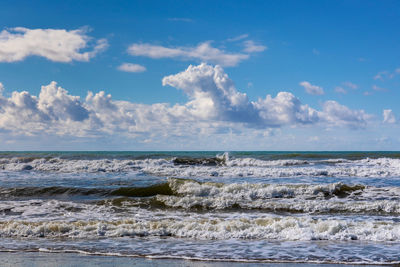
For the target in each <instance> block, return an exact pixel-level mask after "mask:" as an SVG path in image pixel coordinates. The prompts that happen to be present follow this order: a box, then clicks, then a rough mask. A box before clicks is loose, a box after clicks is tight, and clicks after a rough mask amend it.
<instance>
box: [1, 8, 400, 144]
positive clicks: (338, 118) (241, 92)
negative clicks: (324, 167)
mask: <svg viewBox="0 0 400 267" xmlns="http://www.w3.org/2000/svg"><path fill="white" fill-rule="evenodd" d="M399 14H400V2H399V1H390V0H386V1H361V0H360V1H353V0H346V1H323V0H320V1H311V0H310V1H256V0H254V1H190V0H185V1H183V0H182V1H68V0H66V1H40V0H39V1H15V0H14V1H8V0H3V1H1V2H0V18H1V19H0V150H218V151H220V150H224V151H229V150H400V134H399V133H400V131H399V130H400V127H399V126H400V104H399V100H400V34H399V33H400V15H399Z"/></svg>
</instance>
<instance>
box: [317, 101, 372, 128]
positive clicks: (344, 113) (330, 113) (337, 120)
mask: <svg viewBox="0 0 400 267" xmlns="http://www.w3.org/2000/svg"><path fill="white" fill-rule="evenodd" d="M320 118H321V119H322V120H323V121H325V122H328V123H329V124H330V125H333V126H347V127H350V128H363V127H365V126H366V124H367V121H368V120H369V119H370V118H371V116H370V115H368V114H367V113H365V111H364V110H351V109H350V108H348V107H346V106H344V105H341V104H339V103H338V102H336V101H333V100H330V101H326V102H325V103H324V104H323V110H322V112H321V113H320Z"/></svg>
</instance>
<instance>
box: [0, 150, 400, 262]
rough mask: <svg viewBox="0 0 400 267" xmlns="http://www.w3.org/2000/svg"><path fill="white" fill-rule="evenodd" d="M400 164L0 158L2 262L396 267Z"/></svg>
mask: <svg viewBox="0 0 400 267" xmlns="http://www.w3.org/2000/svg"><path fill="white" fill-rule="evenodd" d="M399 215H400V152H229V153H228V152H223V151H222V152H1V153H0V237H1V242H0V251H30V252H31V251H49V252H79V253H85V254H94V255H113V256H115V255H121V256H143V257H149V258H182V259H196V260H215V261H222V260H226V261H239V262H302V263H349V264H350V263H351V264H400V217H399Z"/></svg>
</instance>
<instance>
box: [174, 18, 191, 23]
mask: <svg viewBox="0 0 400 267" xmlns="http://www.w3.org/2000/svg"><path fill="white" fill-rule="evenodd" d="M168 20H169V21H180V22H193V20H192V19H189V18H169V19H168Z"/></svg>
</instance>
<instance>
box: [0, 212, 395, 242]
mask: <svg viewBox="0 0 400 267" xmlns="http://www.w3.org/2000/svg"><path fill="white" fill-rule="evenodd" d="M0 236H2V237H66V238H95V237H103V236H104V237H121V236H173V237H181V238H194V239H206V240H210V239H267V240H281V241H307V240H362V241H375V242H388V241H400V224H398V223H394V222H392V221H390V220H382V221H373V220H371V221H355V220H338V219H313V218H308V217H267V216H261V217H259V218H255V219H246V218H238V219H219V218H216V219H159V220H140V219H124V220H118V221H99V220H97V221H75V222H64V221H51V222H25V221H7V222H0Z"/></svg>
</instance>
